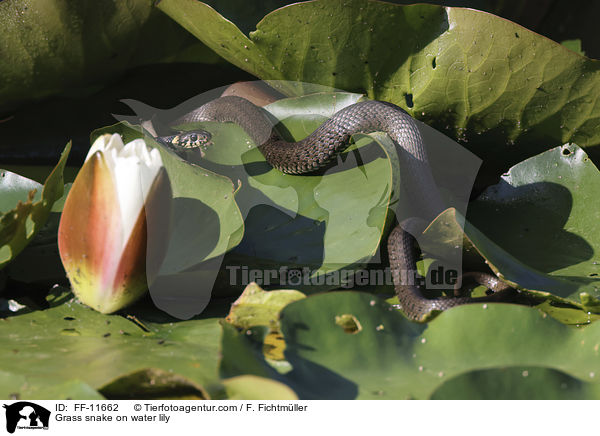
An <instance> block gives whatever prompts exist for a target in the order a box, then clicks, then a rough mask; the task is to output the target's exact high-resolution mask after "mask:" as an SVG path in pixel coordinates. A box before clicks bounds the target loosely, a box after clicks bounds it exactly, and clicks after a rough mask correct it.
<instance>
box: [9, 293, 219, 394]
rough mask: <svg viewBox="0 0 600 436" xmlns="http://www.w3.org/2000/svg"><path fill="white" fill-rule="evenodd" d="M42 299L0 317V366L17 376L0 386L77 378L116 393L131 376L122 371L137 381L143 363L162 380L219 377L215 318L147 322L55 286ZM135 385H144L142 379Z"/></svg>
mask: <svg viewBox="0 0 600 436" xmlns="http://www.w3.org/2000/svg"><path fill="white" fill-rule="evenodd" d="M48 301H49V303H50V308H49V309H47V310H43V311H34V312H31V313H25V314H22V315H17V316H10V317H7V318H0V333H1V334H0V345H1V346H2V349H3V350H5V352H4V353H3V354H2V356H0V366H1V367H2V368H3V371H5V372H8V373H10V374H13V375H14V376H15V377H17V380H21V381H19V382H18V383H13V384H12V385H11V386H9V387H8V389H3V392H4V393H7V394H8V393H16V394H18V395H19V396H20V397H21V398H24V397H29V395H31V396H32V397H36V398H38V396H37V395H38V394H36V391H35V390H33V388H32V386H34V387H35V389H40V392H45V391H46V390H47V389H50V387H52V386H60V385H62V384H69V383H75V382H74V381H77V382H78V383H79V382H81V383H85V384H86V385H88V386H90V387H91V388H92V389H96V390H102V391H103V392H104V390H106V394H107V395H113V394H115V392H121V393H122V392H123V391H122V389H121V390H118V389H117V387H119V386H120V387H121V388H122V386H123V385H124V384H126V382H127V383H129V382H130V381H131V379H128V378H126V377H125V376H128V375H129V376H130V375H131V374H135V373H138V379H137V380H138V381H139V380H140V378H139V374H143V375H145V376H146V378H145V379H149V378H151V377H148V372H147V370H148V368H153V369H154V372H153V373H152V376H157V374H158V376H157V378H159V379H160V380H163V379H165V377H164V374H165V373H168V374H170V376H169V377H170V378H168V381H169V383H172V382H173V381H174V380H175V379H177V376H180V378H181V379H189V380H191V382H192V383H193V384H195V385H196V386H204V385H206V384H211V383H215V382H218V380H219V366H220V360H221V357H220V353H221V340H222V333H221V327H220V324H219V320H218V319H216V318H212V319H199V320H192V321H182V322H171V321H174V320H173V319H170V320H167V321H166V322H165V321H163V322H153V321H147V320H145V319H143V318H141V319H140V318H137V317H133V316H131V317H129V318H128V317H125V316H120V315H110V316H106V315H102V314H100V313H98V312H96V311H94V310H92V309H89V308H87V307H86V306H83V305H82V304H80V303H78V302H76V301H74V300H73V298H72V295H71V294H68V293H61V289H60V288H56V289H55V290H54V291H53V292H52V293H51V294H50V296H49V297H48ZM144 371H146V372H144ZM176 375H177V376H176ZM130 377H131V376H130ZM118 379H120V381H117V380H118ZM159 385H162V386H163V387H164V385H165V383H159ZM27 386H29V387H28V388H27V389H25V387H27ZM180 387H181V384H180V383H179V384H177V385H176V386H175V387H174V388H173V390H172V392H171V395H172V396H176V395H177V393H178V392H180ZM138 388H139V389H140V391H139V392H141V391H142V390H143V386H142V385H138ZM8 391H10V392H8ZM55 392H58V391H55ZM161 394H164V395H165V396H166V395H167V394H166V393H165V391H161ZM40 395H42V394H40ZM115 395H116V394H115Z"/></svg>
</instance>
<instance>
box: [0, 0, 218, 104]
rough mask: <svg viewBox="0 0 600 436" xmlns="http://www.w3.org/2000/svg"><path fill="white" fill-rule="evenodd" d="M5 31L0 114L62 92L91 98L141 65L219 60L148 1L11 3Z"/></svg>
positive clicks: (2, 11)
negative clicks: (101, 86)
mask: <svg viewBox="0 0 600 436" xmlns="http://www.w3.org/2000/svg"><path fill="white" fill-rule="evenodd" d="M0 26H1V27H2V29H3V30H2V35H0V46H1V47H2V59H3V61H4V62H2V65H0V77H2V81H1V82H0V101H1V102H2V103H0V111H5V110H9V109H12V108H14V107H15V106H17V105H22V104H23V103H24V102H26V101H28V100H34V99H40V98H43V97H47V96H49V95H53V94H57V93H62V94H71V95H73V94H77V93H79V94H82V93H86V92H87V93H89V92H90V90H93V89H94V88H93V87H94V86H97V85H96V84H94V82H96V83H98V82H106V81H107V80H110V79H113V78H115V77H117V76H118V75H119V74H122V73H123V72H124V71H126V70H127V69H129V68H132V67H135V66H138V65H146V64H152V63H157V62H166V61H172V60H184V59H186V60H190V59H191V58H193V59H194V60H196V61H197V60H198V59H202V58H204V59H206V60H209V61H211V60H212V61H213V62H214V60H215V58H216V56H215V55H214V53H212V51H211V50H210V49H208V48H206V47H205V46H204V45H203V44H201V43H199V42H198V41H197V40H195V39H194V38H190V36H189V35H188V34H187V33H186V32H184V31H182V30H181V28H180V27H179V26H177V25H176V24H175V23H173V21H172V20H170V19H168V18H167V17H165V16H164V14H162V13H160V12H159V11H157V10H155V9H154V7H153V4H152V2H149V1H146V0H134V1H130V2H127V3H123V2H119V1H108V2H102V3H96V2H91V3H80V4H75V3H65V2H62V1H60V0H50V1H48V0H33V1H28V2H27V3H23V2H20V1H17V0H6V1H2V2H0ZM98 35H102V37H98Z"/></svg>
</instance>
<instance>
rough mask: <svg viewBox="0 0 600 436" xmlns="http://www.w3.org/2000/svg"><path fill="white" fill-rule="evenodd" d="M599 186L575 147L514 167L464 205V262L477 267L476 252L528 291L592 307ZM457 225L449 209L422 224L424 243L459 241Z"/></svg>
mask: <svg viewBox="0 0 600 436" xmlns="http://www.w3.org/2000/svg"><path fill="white" fill-rule="evenodd" d="M598 189H600V173H599V172H598V169H597V168H596V166H594V164H593V163H592V162H591V161H590V159H589V158H588V157H587V155H586V154H585V152H584V151H583V150H582V149H581V148H579V147H577V146H576V145H574V144H567V145H564V146H562V147H556V148H553V149H551V150H548V151H546V152H544V153H542V154H540V155H537V156H535V157H532V158H529V159H527V160H525V161H523V162H521V163H519V164H517V165H515V166H514V167H512V168H511V169H510V170H509V171H508V172H507V173H506V174H504V175H503V176H502V179H501V181H500V182H499V183H498V184H496V185H493V186H491V187H490V188H488V189H487V190H486V191H485V192H484V193H483V194H482V195H481V196H480V197H479V198H478V199H477V200H476V201H473V202H471V203H470V205H469V215H468V218H469V220H468V221H467V222H466V223H465V225H464V234H465V235H466V238H467V239H466V243H465V247H466V249H467V255H466V258H465V259H466V264H467V265H468V266H469V267H475V268H477V267H481V266H482V264H483V262H481V258H480V257H479V256H482V257H483V260H485V263H486V264H487V265H488V266H489V267H490V268H491V269H492V270H493V271H494V272H495V273H496V274H498V275H499V276H500V277H502V278H504V279H505V280H506V281H508V282H509V283H512V284H514V285H515V286H516V287H518V288H519V289H521V290H522V291H524V292H526V293H527V294H529V295H532V296H535V297H540V298H541V299H548V298H549V299H550V300H551V301H554V302H556V303H563V304H567V305H570V306H572V307H579V308H581V309H584V310H585V311H586V312H590V311H591V312H599V302H598V298H599V297H600V281H599V279H598V274H599V272H598V264H599V263H600V260H599V259H598V255H597V253H598V251H599V249H600V240H598V222H599V218H600V209H599V208H598V207H597V201H596V192H597V191H598ZM459 222H461V223H462V222H463V219H462V218H461V217H460V216H459V215H458V214H457V213H456V211H453V210H450V211H447V212H446V213H444V214H442V215H441V216H439V217H438V218H437V219H436V220H435V221H434V222H433V223H432V224H431V226H430V227H429V228H428V229H427V231H426V233H429V234H430V237H429V238H428V240H429V241H432V240H436V241H439V242H440V246H442V248H440V247H435V249H436V250H437V252H438V253H441V252H444V250H453V249H454V247H455V246H458V247H459V248H460V246H462V244H460V243H457V241H458V242H462V239H463V231H462V225H461V224H459ZM444 245H445V248H444ZM427 248H428V247H425V249H427ZM478 259H479V262H478ZM544 308H545V309H549V310H550V312H549V313H552V314H553V315H556V316H559V314H558V313H557V312H556V310H554V309H552V308H551V307H550V306H544ZM559 318H560V319H563V321H565V322H568V323H585V322H590V321H591V320H592V319H593V318H594V317H592V316H591V315H590V314H589V313H580V314H576V313H573V312H572V311H571V312H565V313H564V314H563V315H562V316H559Z"/></svg>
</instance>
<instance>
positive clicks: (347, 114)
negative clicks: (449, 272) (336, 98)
mask: <svg viewBox="0 0 600 436" xmlns="http://www.w3.org/2000/svg"><path fill="white" fill-rule="evenodd" d="M204 121H216V122H232V123H235V124H238V125H239V126H240V127H242V128H243V129H244V130H245V131H246V132H247V134H248V135H249V136H250V137H251V138H252V140H253V141H254V143H255V144H257V146H258V148H259V150H260V151H261V152H262V154H263V155H264V157H265V159H266V160H267V162H268V163H269V164H270V165H271V166H273V167H274V168H276V169H278V170H279V171H281V172H283V173H287V174H303V173H309V172H312V171H315V170H318V169H320V168H322V167H324V166H326V165H327V164H328V163H329V162H331V161H332V160H333V159H335V158H336V156H337V154H338V153H339V152H341V151H343V150H344V149H346V148H347V147H348V145H349V143H350V139H351V137H352V135H354V134H356V133H373V132H385V133H387V134H388V135H389V137H390V138H391V139H392V140H393V141H394V142H395V144H397V147H398V153H399V157H400V161H401V170H402V178H403V180H402V182H403V183H405V182H406V181H408V182H409V183H408V186H409V190H410V192H409V195H410V197H411V199H412V200H414V201H416V202H418V203H419V204H420V206H421V208H422V209H423V210H424V212H425V215H426V216H428V217H429V221H431V219H433V218H435V216H436V215H437V214H438V213H440V212H441V211H442V210H443V202H442V200H441V198H440V195H439V193H438V189H437V186H436V184H435V181H434V179H433V175H432V171H431V168H430V164H429V161H428V158H427V153H426V151H425V147H424V145H423V140H422V138H421V134H420V132H419V129H418V127H417V125H416V123H415V121H414V120H413V118H412V117H411V116H410V115H409V114H408V113H406V112H405V111H404V110H402V109H401V108H400V107H398V106H396V105H393V104H391V103H387V102H382V101H373V100H370V101H362V102H358V103H355V104H352V105H350V106H347V107H345V108H343V109H341V110H340V111H338V112H336V113H335V114H334V115H333V116H332V117H331V118H329V119H328V120H326V121H325V122H324V123H323V124H321V126H319V127H318V128H317V129H316V130H315V131H314V132H313V133H311V134H310V135H309V136H308V137H306V138H305V139H303V140H301V141H298V142H293V143H291V142H286V141H284V140H282V139H281V138H280V137H279V136H278V135H277V134H276V133H275V131H274V130H273V129H272V124H271V122H270V121H269V119H268V117H267V116H266V115H265V112H264V110H263V109H262V108H260V107H258V106H255V105H254V104H252V103H251V102H249V101H248V100H246V99H244V98H241V97H237V96H227V97H221V98H218V99H216V100H213V101H210V102H208V103H206V104H204V105H202V106H201V107H199V108H197V109H195V110H193V111H192V112H189V113H188V114H186V115H184V116H183V117H181V118H179V119H177V120H176V121H174V122H173V123H171V125H180V124H186V123H195V122H204ZM158 139H159V142H162V143H163V144H164V145H167V146H169V147H171V148H175V149H178V148H179V149H181V148H195V147H202V146H204V145H206V144H207V143H208V142H209V140H210V133H208V132H205V131H202V130H196V131H191V132H186V133H181V134H177V135H171V136H163V137H159V138H158ZM387 247H388V254H389V262H390V269H391V272H392V278H393V282H394V288H395V290H396V293H397V295H398V299H399V303H400V304H399V306H400V308H401V310H402V311H403V312H404V314H405V315H406V316H407V317H408V318H410V319H411V320H413V321H417V322H423V321H426V320H428V319H430V318H431V317H432V316H433V315H435V314H436V313H438V312H441V311H443V310H446V309H449V308H451V307H455V306H459V305H462V304H467V303H477V302H487V301H498V300H500V299H502V294H503V293H502V292H499V291H504V290H506V289H508V285H506V284H505V283H503V282H501V281H500V280H499V279H498V278H497V277H495V276H493V275H490V274H484V273H470V274H471V275H472V277H473V279H474V280H475V281H476V282H478V283H480V284H482V285H484V286H486V287H487V288H488V289H490V290H492V291H494V293H493V294H492V295H488V296H485V297H478V298H472V297H470V296H458V297H457V296H455V297H438V298H426V297H425V296H424V295H423V293H422V288H421V285H418V284H415V283H416V282H414V281H413V280H408V278H409V277H415V276H416V271H417V260H418V259H419V258H420V250H419V248H418V246H417V243H416V239H415V237H414V236H413V235H412V234H411V233H409V232H408V231H407V230H405V228H404V227H403V226H402V225H401V224H399V225H397V226H396V227H395V228H394V229H393V230H392V232H391V233H390V235H389V237H388V245H387Z"/></svg>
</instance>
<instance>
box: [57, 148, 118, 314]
mask: <svg viewBox="0 0 600 436" xmlns="http://www.w3.org/2000/svg"><path fill="white" fill-rule="evenodd" d="M122 235H123V229H122V224H121V214H120V211H119V206H118V201H117V195H116V189H115V186H114V183H113V180H112V177H111V172H110V170H109V168H108V166H107V165H106V162H105V160H104V157H103V155H102V153H100V152H97V153H95V154H94V155H92V156H90V158H89V159H88V160H87V161H86V162H85V164H84V165H83V167H82V169H81V171H80V172H79V174H78V176H77V179H76V180H75V182H74V183H73V186H72V188H71V191H70V192H69V195H68V197H67V199H66V201H65V206H64V208H63V212H62V216H61V221H60V226H59V229H58V248H59V251H60V257H61V260H62V262H63V265H64V267H65V270H66V271H67V276H68V277H69V280H70V281H71V284H72V286H73V290H74V292H75V294H76V295H77V297H79V298H80V299H81V301H83V302H84V303H85V304H87V305H89V306H91V307H93V308H94V309H96V310H99V311H101V312H105V311H106V308H105V302H107V301H110V300H112V299H114V295H113V293H114V292H115V291H116V290H115V289H114V287H113V284H114V275H115V271H116V268H117V265H118V262H119V258H120V254H121V253H120V252H121V247H122V246H123V242H122V237H123V236H122Z"/></svg>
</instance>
